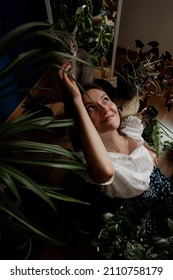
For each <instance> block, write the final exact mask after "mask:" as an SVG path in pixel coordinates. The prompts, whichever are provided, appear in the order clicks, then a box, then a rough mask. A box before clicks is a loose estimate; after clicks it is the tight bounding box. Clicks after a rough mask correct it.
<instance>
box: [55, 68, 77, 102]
mask: <svg viewBox="0 0 173 280" xmlns="http://www.w3.org/2000/svg"><path fill="white" fill-rule="evenodd" d="M63 69H64V70H65V71H64V70H63ZM63 69H60V70H59V71H58V77H59V78H60V79H61V82H63V83H64V85H65V87H66V88H67V90H68V92H69V94H70V95H71V97H72V98H73V99H75V98H77V97H80V98H81V93H80V90H79V88H78V86H77V84H76V81H75V77H74V75H73V74H71V73H70V71H69V70H70V69H71V65H70V64H66V65H63Z"/></svg>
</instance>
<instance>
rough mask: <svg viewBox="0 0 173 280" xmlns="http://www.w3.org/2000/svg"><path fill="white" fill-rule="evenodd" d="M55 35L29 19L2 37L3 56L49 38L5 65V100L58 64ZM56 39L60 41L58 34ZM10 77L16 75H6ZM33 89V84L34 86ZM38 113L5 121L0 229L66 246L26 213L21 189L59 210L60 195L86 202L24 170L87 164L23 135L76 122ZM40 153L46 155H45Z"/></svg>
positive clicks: (0, 148) (0, 142)
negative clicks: (52, 44) (14, 87)
mask: <svg viewBox="0 0 173 280" xmlns="http://www.w3.org/2000/svg"><path fill="white" fill-rule="evenodd" d="M52 36H54V35H53V34H52V33H51V32H50V26H49V25H48V24H47V23H42V22H29V23H26V24H22V25H20V26H18V27H16V28H14V29H13V30H11V31H10V32H8V33H7V34H5V35H4V36H3V37H2V38H1V40H0V59H1V58H3V56H5V55H7V54H9V53H10V52H11V51H13V50H16V49H17V50H19V49H20V46H22V44H24V45H25V43H26V42H27V41H29V42H32V41H33V40H38V39H39V40H44V42H45V44H43V47H40V48H37V49H33V48H29V49H27V50H24V51H21V50H20V51H18V53H17V55H16V57H15V58H14V59H13V60H12V61H10V62H9V63H8V64H7V65H5V66H4V68H3V69H1V72H0V82H2V83H0V93H1V95H0V99H1V100H2V99H4V98H7V97H8V96H10V95H12V94H15V93H19V92H22V91H29V89H30V88H27V89H26V88H21V87H18V88H17V90H11V85H14V84H17V83H18V82H21V81H24V80H25V79H26V78H28V77H31V76H33V75H35V74H36V73H40V71H43V70H47V69H48V68H50V67H55V68H56V69H58V67H59V65H57V64H55V63H54V61H56V60H55V57H56V56H62V55H63V56H65V54H61V53H58V52H54V51H51V50H49V48H47V47H46V46H47V45H48V43H49V40H50V38H52ZM55 39H57V40H58V38H57V37H56V38H55ZM36 63H37V64H36ZM10 76H11V77H12V78H11V79H10V80H9V79H7V78H8V77H10ZM31 88H33V87H32V86H31ZM37 113H38V112H36V113H29V114H26V115H22V116H21V117H19V118H17V119H15V120H13V121H11V122H3V123H1V124H0V213H1V214H0V231H1V233H2V231H3V227H8V228H9V230H10V229H11V230H12V232H14V230H15V231H18V232H25V233H26V234H27V235H28V236H36V237H37V238H41V239H44V240H46V241H47V242H50V243H53V244H57V245H65V244H66V240H62V238H59V237H57V236H56V237H55V236H54V235H53V234H52V233H51V232H47V231H46V230H44V229H43V228H41V227H39V226H38V225H36V224H34V223H33V221H32V220H30V219H28V218H27V216H26V215H25V213H24V212H23V205H22V203H23V201H22V198H21V192H26V193H27V192H28V191H29V192H31V193H33V194H34V195H36V196H37V197H38V198H39V199H41V200H42V201H44V203H46V204H47V205H48V206H49V207H50V208H52V209H53V211H54V212H55V213H56V205H55V203H54V202H55V200H56V201H57V200H61V201H64V203H67V202H73V203H85V202H82V201H80V200H77V199H75V198H72V197H69V196H68V195H65V194H64V193H63V192H62V188H58V187H55V186H50V185H45V184H44V185H43V184H41V183H39V182H37V180H34V179H33V178H31V176H28V175H27V173H26V172H25V171H23V167H24V166H31V167H32V166H47V167H49V168H57V169H69V170H80V169H84V168H85V167H84V165H83V164H82V163H81V162H79V160H78V158H77V157H76V155H75V154H74V153H73V152H71V151H69V150H67V149H64V148H62V147H59V146H57V145H53V144H50V143H42V142H37V141H29V140H23V134H24V133H26V132H31V131H40V132H45V134H47V133H48V132H53V133H54V132H55V128H56V129H58V128H59V127H66V126H73V125H74V121H73V120H71V119H69V120H57V119H56V118H55V117H54V116H48V117H38V115H37ZM40 154H41V155H44V157H43V156H42V157H41V158H40ZM50 154H52V155H54V158H53V159H52V157H51V159H50V157H49V156H48V155H50ZM31 155H32V156H31ZM33 155H34V157H33ZM61 157H63V159H62V158H61ZM64 158H65V159H64Z"/></svg>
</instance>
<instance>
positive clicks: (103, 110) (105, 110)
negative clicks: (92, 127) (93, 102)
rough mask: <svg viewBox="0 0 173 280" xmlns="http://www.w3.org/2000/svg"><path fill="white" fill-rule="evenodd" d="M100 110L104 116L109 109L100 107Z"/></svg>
mask: <svg viewBox="0 0 173 280" xmlns="http://www.w3.org/2000/svg"><path fill="white" fill-rule="evenodd" d="M100 109H101V110H100V113H101V114H105V113H107V112H108V111H109V108H108V107H107V106H104V105H102V106H100Z"/></svg>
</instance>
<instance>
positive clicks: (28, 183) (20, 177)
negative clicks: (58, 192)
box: [0, 160, 56, 212]
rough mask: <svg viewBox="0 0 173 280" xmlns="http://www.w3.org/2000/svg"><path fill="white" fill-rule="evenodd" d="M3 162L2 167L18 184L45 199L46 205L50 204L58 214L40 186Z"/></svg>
mask: <svg viewBox="0 0 173 280" xmlns="http://www.w3.org/2000/svg"><path fill="white" fill-rule="evenodd" d="M0 162H1V166H2V167H3V168H4V170H6V172H8V174H9V176H11V177H12V178H13V179H14V180H15V181H16V182H19V183H20V184H23V185H25V186H27V188H28V189H29V190H30V191H32V192H34V193H35V194H36V195H38V196H39V197H40V198H41V199H43V200H44V201H45V202H46V203H48V204H49V205H50V206H51V207H52V208H53V209H54V211H55V212H56V208H55V205H54V204H53V202H52V200H51V199H50V198H49V197H48V196H47V194H46V193H45V192H44V191H43V190H42V189H41V188H40V186H39V184H37V183H36V182H35V181H33V180H32V179H31V178H30V177H28V176H27V175H26V174H24V173H23V172H21V171H20V170H19V169H16V168H14V167H12V166H10V165H6V164H5V163H4V162H5V161H4V162H3V163H2V161H1V160H0Z"/></svg>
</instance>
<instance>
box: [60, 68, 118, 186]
mask: <svg viewBox="0 0 173 280" xmlns="http://www.w3.org/2000/svg"><path fill="white" fill-rule="evenodd" d="M65 70H66V71H68V70H70V66H69V65H67V66H66V68H65ZM58 76H59V78H60V79H61V80H62V81H63V82H64V84H65V86H66V88H67V91H68V93H69V95H70V96H71V98H72V104H73V105H74V109H75V112H76V117H77V123H78V127H79V133H80V136H79V137H80V140H81V144H82V150H83V153H84V157H85V160H86V163H87V167H88V172H89V174H90V177H91V178H92V180H93V181H94V182H96V183H98V184H101V183H105V182H106V181H108V180H110V179H111V177H112V176H113V174H114V169H113V164H112V160H111V158H110V157H109V155H108V153H107V150H106V148H105V146H104V144H103V142H102V140H101V138H100V135H99V134H98V132H97V130H96V128H95V126H94V125H93V123H92V121H91V119H90V117H89V115H88V112H87V110H86V108H85V106H84V104H83V101H82V96H81V93H80V90H79V88H78V86H77V84H76V82H75V80H74V79H72V78H70V77H69V76H68V74H67V73H66V72H65V71H63V70H59V72H58Z"/></svg>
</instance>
